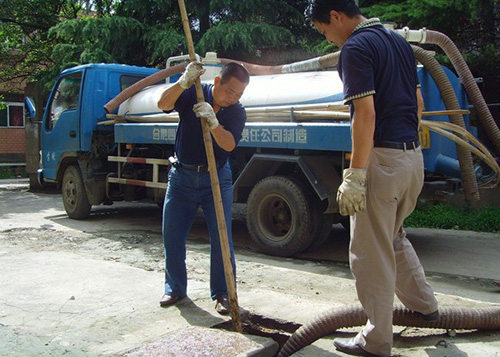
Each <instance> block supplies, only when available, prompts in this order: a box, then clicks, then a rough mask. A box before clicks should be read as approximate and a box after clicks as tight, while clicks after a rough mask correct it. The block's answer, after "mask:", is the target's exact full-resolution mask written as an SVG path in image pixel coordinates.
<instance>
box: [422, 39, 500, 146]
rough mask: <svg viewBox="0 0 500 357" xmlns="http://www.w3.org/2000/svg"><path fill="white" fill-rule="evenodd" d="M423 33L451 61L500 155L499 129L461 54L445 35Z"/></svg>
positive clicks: (427, 41) (427, 40)
mask: <svg viewBox="0 0 500 357" xmlns="http://www.w3.org/2000/svg"><path fill="white" fill-rule="evenodd" d="M425 33H426V43H433V44H436V45H438V46H439V47H441V48H442V49H443V51H444V52H445V53H446V55H447V56H448V58H449V59H450V60H451V63H452V64H453V67H454V68H455V70H456V71H457V73H458V76H459V77H460V79H461V80H462V83H463V85H464V87H465V90H466V91H467V94H468V95H469V99H470V102H471V103H472V105H473V106H474V108H476V110H477V116H478V118H479V120H480V121H481V124H482V125H483V126H484V128H485V132H486V133H487V135H488V137H489V138H490V140H491V142H492V144H493V146H494V147H495V151H496V154H497V155H500V129H498V126H497V124H496V123H495V120H494V119H493V116H492V115H491V112H490V110H489V109H488V106H487V105H486V102H485V100H484V98H483V95H482V94H481V91H480V90H479V87H478V86H477V83H476V81H475V80H474V77H473V76H472V73H471V71H470V69H469V67H468V66H467V63H466V62H465V60H464V58H463V57H462V54H461V53H460V51H459V50H458V48H457V46H456V45H455V44H454V43H453V41H452V40H451V39H450V38H449V37H448V36H446V35H445V34H443V33H441V32H437V31H431V30H425Z"/></svg>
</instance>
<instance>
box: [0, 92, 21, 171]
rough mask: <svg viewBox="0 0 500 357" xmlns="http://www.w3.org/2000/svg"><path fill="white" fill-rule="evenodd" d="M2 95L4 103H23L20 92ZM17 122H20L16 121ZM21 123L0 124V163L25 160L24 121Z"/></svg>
mask: <svg viewBox="0 0 500 357" xmlns="http://www.w3.org/2000/svg"><path fill="white" fill-rule="evenodd" d="M2 97H3V98H2V99H3V102H4V103H16V104H22V103H23V95H21V94H12V93H2ZM4 114H5V113H4ZM3 124H6V123H3ZM19 124H21V123H17V125H19ZM22 124H23V125H22V126H0V163H1V162H3V163H11V162H13V163H19V162H25V157H26V133H25V127H24V122H23V123H22Z"/></svg>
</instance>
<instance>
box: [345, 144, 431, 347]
mask: <svg viewBox="0 0 500 357" xmlns="http://www.w3.org/2000/svg"><path fill="white" fill-rule="evenodd" d="M423 176H424V174H423V158H422V152H421V149H420V148H418V149H416V150H407V151H404V150H395V149H386V148H374V149H373V150H372V154H371V156H370V160H369V164H368V167H367V207H366V211H365V212H362V213H357V214H356V215H354V216H353V217H351V242H350V247H349V263H350V266H351V271H352V273H353V275H354V277H355V280H356V290H357V293H358V297H359V300H360V302H361V304H362V306H363V308H364V310H365V312H366V315H367V316H368V322H367V324H366V326H365V327H364V328H363V329H362V331H361V332H360V333H359V334H358V335H357V336H356V342H357V343H358V344H359V345H360V346H361V347H362V348H364V349H365V350H366V351H368V352H371V353H374V354H377V355H380V356H390V355H391V348H392V311H393V303H394V294H395V293H396V294H397V296H398V298H399V299H400V300H401V302H402V303H403V304H404V305H405V306H406V307H407V308H409V309H410V310H414V311H418V312H421V313H423V314H428V313H431V312H434V311H436V310H437V300H436V298H435V297H434V293H433V291H432V288H431V287H430V285H429V284H428V283H427V281H426V279H425V273H424V270H423V268H422V265H421V264H420V261H419V259H418V257H417V255H416V253H415V251H414V249H413V246H412V245H411V243H410V242H409V241H408V239H407V238H406V233H405V232H404V230H403V221H404V219H405V218H406V217H408V215H410V213H411V212H412V211H413V209H414V208H415V205H416V202H417V197H418V195H419V194H420V191H421V189H422V185H423Z"/></svg>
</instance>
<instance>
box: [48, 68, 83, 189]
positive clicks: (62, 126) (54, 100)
mask: <svg viewBox="0 0 500 357" xmlns="http://www.w3.org/2000/svg"><path fill="white" fill-rule="evenodd" d="M82 77H83V72H76V73H71V74H68V75H67V76H64V77H62V78H60V79H59V81H58V82H57V84H56V86H55V87H54V89H53V91H52V93H51V97H50V98H49V102H48V104H47V109H46V112H45V117H44V125H43V129H42V164H43V175H44V177H45V178H47V179H56V176H57V168H58V166H59V162H60V161H61V158H62V157H64V155H65V154H70V155H71V153H76V152H77V151H79V150H80V112H81V110H80V96H81V89H82V85H81V83H82Z"/></svg>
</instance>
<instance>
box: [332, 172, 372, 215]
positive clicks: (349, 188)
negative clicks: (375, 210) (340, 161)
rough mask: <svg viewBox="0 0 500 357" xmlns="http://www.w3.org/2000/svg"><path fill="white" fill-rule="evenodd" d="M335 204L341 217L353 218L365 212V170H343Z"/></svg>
mask: <svg viewBox="0 0 500 357" xmlns="http://www.w3.org/2000/svg"><path fill="white" fill-rule="evenodd" d="M337 202H338V204H339V209H340V214H341V215H343V216H353V215H354V214H355V213H358V212H363V211H364V210H366V169H345V170H344V173H343V181H342V184H341V185H340V187H339V190H338V192H337Z"/></svg>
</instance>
